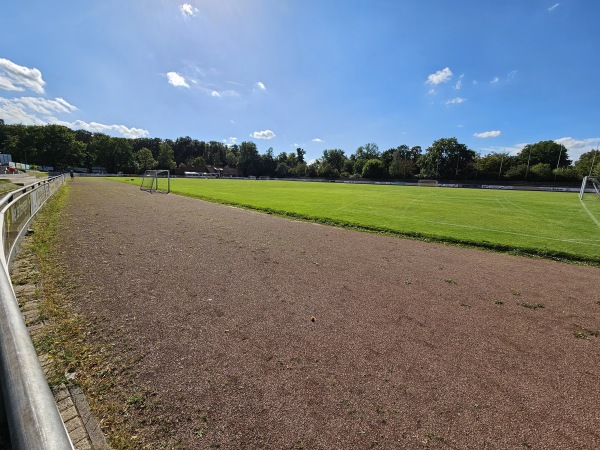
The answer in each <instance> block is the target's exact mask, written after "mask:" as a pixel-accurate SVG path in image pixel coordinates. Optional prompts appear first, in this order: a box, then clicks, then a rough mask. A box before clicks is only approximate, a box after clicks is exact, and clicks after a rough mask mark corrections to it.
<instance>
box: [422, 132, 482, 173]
mask: <svg viewBox="0 0 600 450" xmlns="http://www.w3.org/2000/svg"><path fill="white" fill-rule="evenodd" d="M475 156H476V154H475V152H474V151H473V150H470V149H469V148H467V146H466V145H464V144H461V143H459V142H458V140H457V139H456V138H442V139H438V140H437V141H435V142H434V143H433V144H431V147H429V148H428V149H427V150H426V151H425V153H424V154H423V155H421V156H420V157H419V159H418V161H417V165H418V166H419V168H420V169H421V174H420V176H421V178H442V179H447V180H456V179H459V178H466V177H468V176H469V175H471V173H472V169H473V162H474V160H475Z"/></svg>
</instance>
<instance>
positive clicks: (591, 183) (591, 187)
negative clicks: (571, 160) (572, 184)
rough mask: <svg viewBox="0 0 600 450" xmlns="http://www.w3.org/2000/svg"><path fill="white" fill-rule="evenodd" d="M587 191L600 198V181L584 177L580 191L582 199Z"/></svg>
mask: <svg viewBox="0 0 600 450" xmlns="http://www.w3.org/2000/svg"><path fill="white" fill-rule="evenodd" d="M586 190H587V192H593V193H595V194H596V195H597V196H598V197H600V180H599V179H598V178H596V177H583V181H582V182H581V189H580V190H579V198H580V199H583V196H584V194H585V193H586Z"/></svg>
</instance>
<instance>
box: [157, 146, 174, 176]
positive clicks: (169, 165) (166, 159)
mask: <svg viewBox="0 0 600 450" xmlns="http://www.w3.org/2000/svg"><path fill="white" fill-rule="evenodd" d="M156 160H157V161H158V168H159V169H167V170H173V169H174V168H175V167H177V163H176V162H175V156H174V152H173V148H172V147H171V146H170V145H169V144H168V143H166V142H163V143H162V144H160V152H159V154H158V158H156Z"/></svg>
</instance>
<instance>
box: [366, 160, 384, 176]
mask: <svg viewBox="0 0 600 450" xmlns="http://www.w3.org/2000/svg"><path fill="white" fill-rule="evenodd" d="M361 175H362V177H363V178H373V179H379V178H383V176H384V175H385V165H384V164H383V162H382V161H381V160H380V159H368V160H367V161H366V162H365V164H364V166H363V170H362V174H361Z"/></svg>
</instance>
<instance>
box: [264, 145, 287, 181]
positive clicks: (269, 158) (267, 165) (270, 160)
mask: <svg viewBox="0 0 600 450" xmlns="http://www.w3.org/2000/svg"><path fill="white" fill-rule="evenodd" d="M280 156H281V155H280ZM278 161H279V162H278ZM279 164H283V165H285V162H283V161H282V160H280V159H279V157H278V158H277V160H275V158H274V157H273V148H272V147H269V148H268V149H267V152H266V153H265V154H264V155H263V156H262V168H263V172H264V174H265V175H268V176H273V175H275V173H278V172H279ZM285 174H286V175H287V171H286V172H285ZM278 176H280V175H278ZM281 176H285V175H281Z"/></svg>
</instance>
